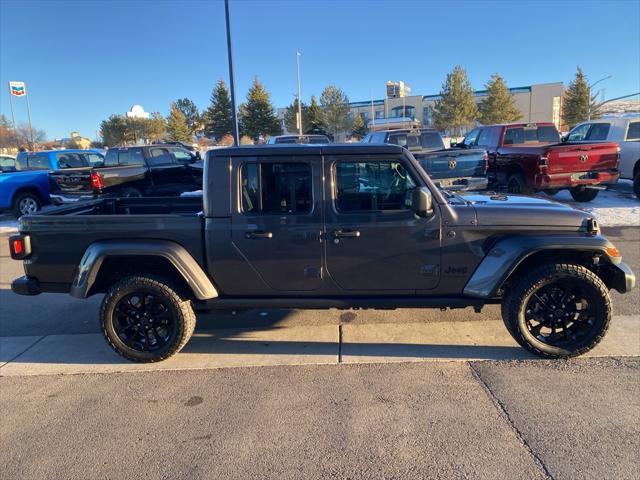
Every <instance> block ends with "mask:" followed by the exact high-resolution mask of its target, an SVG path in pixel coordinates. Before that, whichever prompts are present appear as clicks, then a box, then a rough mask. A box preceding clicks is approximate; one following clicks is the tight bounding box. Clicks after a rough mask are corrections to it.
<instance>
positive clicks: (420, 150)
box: [361, 128, 488, 190]
mask: <svg viewBox="0 0 640 480" xmlns="http://www.w3.org/2000/svg"><path fill="white" fill-rule="evenodd" d="M361 143H390V144H392V145H400V146H401V147H405V148H406V149H408V150H409V151H410V152H411V153H413V156H414V157H415V158H416V160H418V162H419V163H420V166H421V167H422V168H424V169H425V171H426V172H427V173H428V174H429V176H430V177H431V179H432V180H433V181H434V182H436V184H437V185H438V186H440V187H443V188H456V189H463V190H484V189H485V188H487V165H488V163H487V158H488V157H487V152H486V150H485V149H483V148H470V149H467V150H461V149H453V148H445V145H444V141H443V139H442V136H441V135H440V133H439V132H438V131H437V130H434V129H433V128H423V129H414V130H409V129H400V130H385V131H379V132H371V133H369V134H367V135H365V137H364V138H363V139H362V140H361Z"/></svg>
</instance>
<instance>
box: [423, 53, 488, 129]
mask: <svg viewBox="0 0 640 480" xmlns="http://www.w3.org/2000/svg"><path fill="white" fill-rule="evenodd" d="M477 116H478V107H477V106H476V104H475V102H474V100H473V89H472V88H471V83H470V82H469V79H468V78H467V72H466V71H465V70H464V69H463V68H462V67H461V66H459V65H458V66H456V67H455V68H454V69H453V71H452V72H451V73H449V74H447V80H446V82H445V83H444V85H442V90H441V92H440V99H439V100H436V102H435V104H434V106H433V123H434V125H435V127H436V128H437V129H438V130H446V129H452V130H453V133H454V135H455V136H458V137H459V136H460V134H461V131H462V127H463V126H466V125H469V124H471V123H473V122H474V121H475V120H476V118H477Z"/></svg>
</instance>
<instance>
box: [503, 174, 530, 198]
mask: <svg viewBox="0 0 640 480" xmlns="http://www.w3.org/2000/svg"><path fill="white" fill-rule="evenodd" d="M507 192H508V193H513V194H516V195H532V194H533V189H532V188H531V187H529V186H528V185H527V181H526V180H525V178H524V177H523V176H522V174H520V173H514V174H513V175H511V176H509V178H508V179H507Z"/></svg>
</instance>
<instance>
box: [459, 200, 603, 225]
mask: <svg viewBox="0 0 640 480" xmlns="http://www.w3.org/2000/svg"><path fill="white" fill-rule="evenodd" d="M463 198H464V199H465V200H466V201H468V202H471V205H472V206H473V207H474V208H475V210H476V215H477V219H478V225H479V226H482V225H488V226H494V225H495V226H499V225H503V226H541V227H565V228H579V227H581V226H586V222H587V220H589V219H591V218H593V215H592V214H590V213H588V212H586V211H584V210H580V209H578V208H574V207H570V206H568V205H565V204H563V203H560V202H556V201H553V200H548V199H546V198H542V197H528V196H524V195H507V194H495V193H493V194H491V193H489V194H470V195H463Z"/></svg>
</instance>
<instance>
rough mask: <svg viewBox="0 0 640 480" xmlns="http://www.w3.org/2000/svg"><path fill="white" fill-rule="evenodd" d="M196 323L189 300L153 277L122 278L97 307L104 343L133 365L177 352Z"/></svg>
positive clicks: (162, 358)
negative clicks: (98, 308)
mask: <svg viewBox="0 0 640 480" xmlns="http://www.w3.org/2000/svg"><path fill="white" fill-rule="evenodd" d="M195 324H196V316H195V313H194V311H193V307H192V305H191V301H190V300H189V299H188V298H187V297H186V296H185V295H184V294H182V292H180V289H179V288H176V287H175V286H174V285H172V283H171V282H169V281H166V280H164V279H160V278H156V277H152V276H131V277H125V278H123V279H122V280H120V281H119V282H118V283H116V284H115V285H114V286H113V287H111V289H110V290H109V291H108V292H107V294H106V295H105V297H104V299H103V301H102V305H101V307H100V325H101V327H102V333H103V334H104V336H105V338H106V340H107V342H108V343H109V345H110V346H111V348H113V349H114V350H115V351H116V352H117V353H118V354H120V355H122V356H123V357H125V358H127V359H129V360H133V361H135V362H142V363H149V362H158V361H160V360H164V359H166V358H169V357H170V356H172V355H174V354H176V353H178V352H179V351H180V350H182V348H183V347H184V346H185V345H186V344H187V342H188V341H189V338H191V334H192V333H193V330H194V328H195Z"/></svg>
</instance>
